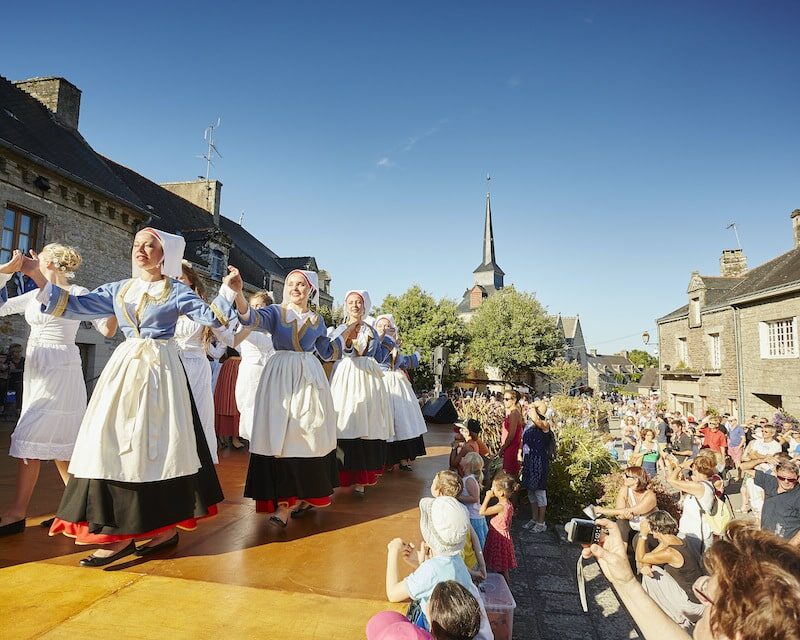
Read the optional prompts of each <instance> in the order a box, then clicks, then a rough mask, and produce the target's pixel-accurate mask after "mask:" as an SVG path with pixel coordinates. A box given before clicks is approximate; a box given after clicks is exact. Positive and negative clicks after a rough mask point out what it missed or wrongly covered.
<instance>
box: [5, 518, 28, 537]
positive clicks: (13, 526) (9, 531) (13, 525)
mask: <svg viewBox="0 0 800 640" xmlns="http://www.w3.org/2000/svg"><path fill="white" fill-rule="evenodd" d="M23 531H25V518H23V519H22V520H17V521H16V522H9V523H8V524H3V525H0V536H13V535H14V534H15V533H22V532H23Z"/></svg>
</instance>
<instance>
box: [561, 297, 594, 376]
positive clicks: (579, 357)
mask: <svg viewBox="0 0 800 640" xmlns="http://www.w3.org/2000/svg"><path fill="white" fill-rule="evenodd" d="M556 326H557V327H558V329H559V331H560V332H561V335H562V337H563V340H564V360H566V361H567V362H575V363H577V364H579V365H580V366H581V368H582V369H583V378H582V379H581V380H579V381H578V382H577V383H576V386H578V387H582V386H584V385H587V384H588V382H589V377H588V375H589V354H588V352H587V351H586V341H585V340H584V338H583V329H582V328H581V319H580V317H579V316H562V315H561V314H560V313H559V314H558V316H557V317H556Z"/></svg>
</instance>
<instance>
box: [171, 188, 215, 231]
mask: <svg viewBox="0 0 800 640" xmlns="http://www.w3.org/2000/svg"><path fill="white" fill-rule="evenodd" d="M160 186H162V187H164V188H165V189H166V190H167V191H171V192H172V193H174V194H175V195H176V196H180V197H181V198H183V199H184V200H188V201H189V202H191V203H192V204H195V205H197V206H198V207H200V208H201V209H205V210H206V211H208V212H209V213H210V214H211V215H212V216H213V217H214V226H215V227H218V226H219V203H220V200H221V198H222V183H221V182H220V181H219V180H206V179H205V178H200V179H199V180H192V181H191V182H165V183H162V184H161V185H160Z"/></svg>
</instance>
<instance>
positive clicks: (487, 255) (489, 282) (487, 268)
mask: <svg viewBox="0 0 800 640" xmlns="http://www.w3.org/2000/svg"><path fill="white" fill-rule="evenodd" d="M504 275H506V274H505V273H503V270H502V269H501V268H500V267H499V266H498V264H497V262H495V256H494V231H493V230H492V202H491V195H490V194H489V192H488V191H487V192H486V220H485V222H484V225H483V262H481V263H480V265H478V268H477V269H475V271H473V272H472V276H473V281H474V283H475V284H476V285H479V286H481V287H484V288H485V289H502V288H503V276H504Z"/></svg>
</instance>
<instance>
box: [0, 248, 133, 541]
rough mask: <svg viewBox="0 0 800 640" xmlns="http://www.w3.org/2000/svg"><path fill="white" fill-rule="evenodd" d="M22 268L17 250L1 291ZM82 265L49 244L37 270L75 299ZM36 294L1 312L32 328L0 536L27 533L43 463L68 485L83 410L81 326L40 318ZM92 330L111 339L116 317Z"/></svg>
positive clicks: (69, 250) (10, 301) (1, 277)
mask: <svg viewBox="0 0 800 640" xmlns="http://www.w3.org/2000/svg"><path fill="white" fill-rule="evenodd" d="M22 263H23V257H22V254H21V253H20V252H19V251H15V252H14V257H13V258H12V260H11V262H10V263H8V265H7V271H6V272H5V273H2V272H1V271H0V286H3V287H5V283H6V282H7V281H8V279H10V277H11V274H12V273H13V272H14V271H16V270H19V269H20V268H21V267H22ZM80 264H81V256H80V254H79V253H78V252H77V251H76V250H75V249H73V248H72V247H66V246H64V245H60V244H48V245H47V246H45V247H44V249H42V252H41V253H40V254H39V268H40V270H41V272H42V273H43V275H44V276H45V277H46V278H47V279H48V280H49V281H50V282H51V283H52V284H53V285H54V286H55V287H58V288H59V289H61V290H64V291H68V292H69V293H71V294H72V295H75V296H79V295H83V294H85V293H88V292H89V290H88V289H85V288H83V287H79V286H77V285H70V284H69V279H70V278H72V276H73V275H74V273H75V270H76V269H77V268H78V267H79V266H80ZM48 265H50V267H51V268H48ZM38 293H39V291H38V289H34V290H32V291H28V292H27V293H23V294H22V295H18V296H15V297H13V298H10V299H8V301H7V302H6V303H5V304H4V305H3V306H2V307H0V316H7V315H11V314H18V313H22V314H25V320H26V321H27V323H28V324H29V325H30V327H31V332H30V335H29V336H28V343H27V349H26V350H25V371H24V373H23V389H24V392H23V397H22V412H21V414H20V416H19V420H18V421H17V426H16V428H15V429H14V432H13V433H12V434H11V449H10V451H9V454H10V455H11V456H12V457H14V458H18V459H19V462H18V465H17V483H16V491H15V495H14V502H13V504H11V505H10V506H9V507H8V508H7V509H6V510H5V511H4V512H3V516H2V519H1V520H0V536H2V535H9V534H13V533H21V532H22V531H23V530H24V529H25V516H26V515H27V511H28V504H29V503H30V500H31V496H32V495H33V490H34V488H35V487H36V481H37V480H38V479H39V471H40V469H41V461H42V460H53V461H54V462H55V465H56V468H57V469H58V472H59V473H60V474H61V478H62V479H63V480H64V484H65V485H66V484H67V467H68V466H69V459H70V458H71V457H72V449H73V447H74V446H75V439H76V438H77V437H78V429H79V428H80V426H81V420H82V419H83V414H84V412H85V411H86V383H85V382H84V380H83V370H82V369H81V356H80V352H79V351H78V347H77V346H75V335H76V334H77V332H78V327H79V325H80V322H79V321H78V320H68V319H66V318H54V317H53V316H48V315H45V314H43V313H42V312H41V311H40V308H41V304H40V303H39V301H38V300H37V299H36V296H37V295H38ZM94 326H95V329H97V331H99V332H100V333H102V334H103V335H105V336H107V337H110V336H112V335H113V334H114V332H115V331H116V330H117V322H116V318H114V317H113V316H112V317H111V318H110V319H98V320H95V321H94Z"/></svg>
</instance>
